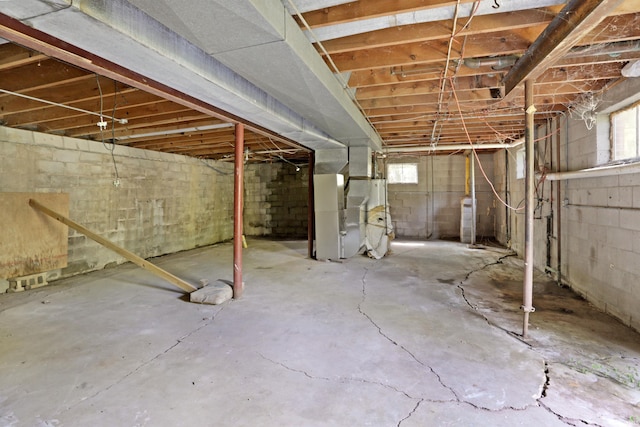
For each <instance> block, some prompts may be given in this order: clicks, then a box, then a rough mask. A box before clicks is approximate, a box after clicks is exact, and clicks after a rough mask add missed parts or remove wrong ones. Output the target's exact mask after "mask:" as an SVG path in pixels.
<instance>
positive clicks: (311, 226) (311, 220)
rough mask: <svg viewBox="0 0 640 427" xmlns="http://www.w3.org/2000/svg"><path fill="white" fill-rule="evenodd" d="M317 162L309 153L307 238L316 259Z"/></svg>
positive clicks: (311, 252) (310, 251) (311, 253)
mask: <svg viewBox="0 0 640 427" xmlns="http://www.w3.org/2000/svg"><path fill="white" fill-rule="evenodd" d="M315 162H316V156H315V154H314V152H313V151H312V152H310V153H309V196H308V203H307V209H308V214H307V236H308V237H307V238H308V239H309V243H308V251H309V258H313V257H314V253H313V240H314V235H313V232H314V230H315V229H316V227H315V215H314V212H315V206H314V197H313V174H314V169H315Z"/></svg>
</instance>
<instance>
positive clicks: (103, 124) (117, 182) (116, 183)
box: [96, 74, 120, 187]
mask: <svg viewBox="0 0 640 427" xmlns="http://www.w3.org/2000/svg"><path fill="white" fill-rule="evenodd" d="M96 83H97V84H98V92H99V94H100V122H99V123H98V127H99V128H100V140H101V141H102V145H103V146H104V148H106V149H107V151H109V152H110V153H111V160H112V161H113V169H114V170H115V174H116V178H115V180H114V181H113V185H114V186H115V187H118V186H119V185H120V174H119V173H118V165H117V163H116V157H115V153H114V151H115V149H116V143H115V140H116V139H115V121H114V120H111V125H112V128H111V132H112V136H113V138H112V139H111V146H108V145H107V143H106V141H105V138H104V130H105V128H106V122H105V121H104V116H103V110H104V96H103V93H102V86H101V85H100V76H98V75H97V74H96ZM113 86H114V91H113V115H115V112H116V106H117V97H118V86H117V83H116V81H115V80H114V81H113ZM112 117H113V116H112Z"/></svg>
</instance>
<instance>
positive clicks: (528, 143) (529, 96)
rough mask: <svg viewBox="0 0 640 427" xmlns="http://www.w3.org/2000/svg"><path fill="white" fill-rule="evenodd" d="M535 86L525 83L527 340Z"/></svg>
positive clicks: (530, 307) (530, 298) (524, 301)
mask: <svg viewBox="0 0 640 427" xmlns="http://www.w3.org/2000/svg"><path fill="white" fill-rule="evenodd" d="M533 86H534V83H533V81H532V80H531V79H528V80H525V82H524V88H525V89H524V99H525V112H526V113H525V120H526V125H525V158H526V173H525V230H524V283H523V289H522V294H523V295H522V307H521V308H522V310H523V311H524V320H523V324H522V337H523V338H525V339H526V338H527V336H528V334H529V313H533V312H534V311H535V308H534V307H533V305H532V304H533V219H534V218H533V213H534V212H533V209H534V206H535V205H534V195H535V174H534V161H533V160H534V139H535V138H534V137H535V135H534V121H533V119H534V113H535V111H536V107H535V105H533Z"/></svg>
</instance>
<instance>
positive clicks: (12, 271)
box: [0, 192, 69, 279]
mask: <svg viewBox="0 0 640 427" xmlns="http://www.w3.org/2000/svg"><path fill="white" fill-rule="evenodd" d="M31 198H37V199H38V200H40V201H42V203H45V204H46V205H48V206H51V207H52V208H54V209H56V211H58V212H60V213H64V214H65V215H68V214H69V194H67V193H1V192H0V224H2V231H1V232H0V278H2V279H8V278H12V277H18V276H27V275H30V274H35V273H42V272H45V271H49V270H56V269H59V268H64V267H66V266H67V243H68V229H67V226H66V225H64V224H61V223H59V222H57V221H54V220H52V219H51V218H49V217H47V216H46V215H44V214H42V213H41V212H38V211H36V210H34V209H32V208H31V206H29V199H31Z"/></svg>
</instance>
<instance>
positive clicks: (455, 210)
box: [387, 154, 495, 239]
mask: <svg viewBox="0 0 640 427" xmlns="http://www.w3.org/2000/svg"><path fill="white" fill-rule="evenodd" d="M480 160H481V162H482V166H483V168H484V171H485V172H486V174H487V175H488V176H489V177H493V161H494V159H493V156H492V155H490V154H480ZM387 163H416V164H417V165H418V184H389V185H388V195H389V206H390V213H391V220H392V222H393V224H394V228H395V232H396V235H397V236H399V237H407V238H421V239H425V238H434V239H439V238H459V237H460V212H461V210H460V202H461V200H462V198H463V197H464V196H465V157H464V156H462V155H452V156H435V155H432V156H402V157H392V158H390V159H389V160H388V162H387ZM476 199H477V212H476V213H477V226H476V231H477V236H478V237H481V236H486V237H493V236H494V222H495V219H494V214H495V212H494V210H495V206H494V201H493V193H492V192H491V188H490V187H489V185H488V184H487V182H486V180H485V179H484V178H483V176H482V172H481V170H480V167H479V166H478V164H477V163H476Z"/></svg>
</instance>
